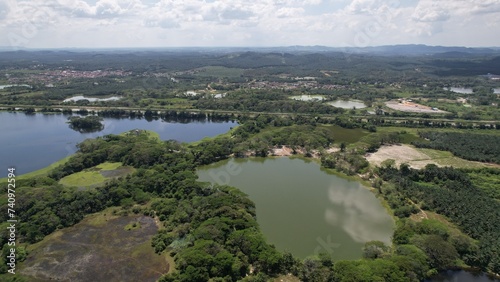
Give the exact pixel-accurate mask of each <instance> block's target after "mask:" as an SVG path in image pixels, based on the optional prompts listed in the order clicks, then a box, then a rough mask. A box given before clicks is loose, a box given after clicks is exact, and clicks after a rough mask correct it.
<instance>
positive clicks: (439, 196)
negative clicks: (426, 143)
mask: <svg viewBox="0 0 500 282" xmlns="http://www.w3.org/2000/svg"><path fill="white" fill-rule="evenodd" d="M379 172H380V174H381V176H382V177H383V178H384V179H385V180H389V181H391V182H393V183H398V185H394V186H393V187H394V188H393V189H396V192H395V193H397V194H399V195H401V196H403V197H405V198H406V197H407V198H409V199H411V200H412V201H413V202H415V203H419V205H420V206H421V207H422V208H423V209H429V210H431V211H435V212H437V213H439V214H443V215H445V216H447V217H449V218H450V220H451V221H452V222H454V223H456V224H457V225H458V226H459V227H460V228H461V229H462V230H463V231H464V232H465V233H466V234H467V235H469V236H471V237H472V238H474V239H477V240H479V241H480V243H479V244H477V246H475V247H474V246H473V245H472V243H471V242H469V243H467V244H466V246H462V245H460V246H453V245H452V244H451V242H448V244H446V240H447V239H448V238H447V235H446V236H445V234H440V236H441V237H442V238H441V241H440V240H439V239H438V238H437V237H431V238H429V237H426V238H422V241H415V242H414V243H415V244H416V245H417V246H419V247H421V248H423V249H424V250H426V251H427V252H428V254H429V255H432V256H434V257H435V255H437V254H438V253H439V254H444V255H446V256H447V257H444V258H441V257H435V259H436V260H437V261H436V262H435V265H437V266H444V265H448V266H449V265H453V260H454V259H457V258H458V256H457V255H455V254H456V253H459V254H460V256H461V257H462V259H463V260H464V262H465V263H467V264H469V265H472V266H476V267H479V268H481V269H483V270H489V271H492V272H496V273H498V272H500V264H499V261H498V258H499V257H500V256H499V255H498V250H499V249H500V241H499V240H498V238H500V234H499V233H498V231H499V230H500V204H499V202H498V201H495V200H494V199H492V198H491V197H489V196H488V195H487V194H486V193H485V192H483V191H482V190H481V189H480V188H478V187H476V186H475V185H474V184H473V182H472V181H471V180H470V178H469V176H468V175H467V174H466V173H464V172H461V171H459V170H456V169H453V168H449V167H446V168H438V167H436V166H435V165H428V166H426V168H425V169H423V170H420V171H417V170H412V169H409V168H408V167H401V169H400V170H397V169H395V168H393V167H385V168H381V169H380V170H379ZM464 210H466V211H467V212H464ZM444 229H445V228H441V231H439V232H440V233H443V232H444V231H442V230H444ZM405 232H406V231H405ZM436 232H438V231H433V232H432V233H436ZM397 234H398V230H396V233H395V240H396V238H399V237H398V236H399V235H397ZM402 234H406V235H404V236H403V235H401V238H400V239H398V240H399V241H400V242H407V241H408V240H409V242H411V236H409V235H408V234H410V235H411V233H407V232H406V233H402ZM437 235H439V234H437ZM419 240H420V239H419ZM425 240H431V242H428V243H426V242H425ZM436 240H437V241H436ZM450 244H451V246H450ZM474 245H475V244H474ZM452 247H454V248H455V250H454V249H453V248H452Z"/></svg>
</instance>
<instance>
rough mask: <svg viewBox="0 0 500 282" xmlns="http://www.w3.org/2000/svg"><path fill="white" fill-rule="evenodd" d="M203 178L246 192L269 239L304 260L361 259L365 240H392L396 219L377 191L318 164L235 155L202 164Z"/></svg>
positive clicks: (279, 247)
mask: <svg viewBox="0 0 500 282" xmlns="http://www.w3.org/2000/svg"><path fill="white" fill-rule="evenodd" d="M198 176H199V178H200V181H208V182H213V183H219V184H228V185H231V186H235V187H237V188H239V189H240V190H242V191H243V192H245V193H247V194H248V195H249V197H250V199H251V200H252V201H254V202H255V204H256V208H257V221H258V223H259V225H260V226H261V229H262V231H263V233H264V235H265V236H266V239H267V240H268V241H269V242H270V243H272V244H275V245H276V247H277V248H278V249H279V250H287V251H290V252H291V253H292V254H294V255H296V256H298V257H300V258H305V257H307V256H310V255H314V254H318V253H321V252H326V253H330V254H331V255H332V256H333V258H334V259H337V260H338V259H358V258H360V257H361V248H362V247H363V244H364V243H365V242H367V241H371V240H379V241H383V242H386V243H388V244H389V243H390V240H391V236H392V232H393V227H394V222H393V220H392V218H391V217H390V216H389V215H388V214H387V212H386V210H385V209H384V208H383V207H382V205H381V203H380V201H379V200H378V199H377V198H376V197H375V195H374V194H373V193H371V192H370V191H368V189H366V188H364V187H363V186H361V185H360V184H359V183H358V182H354V181H348V180H346V179H343V178H340V177H338V176H336V175H332V174H328V173H326V172H325V171H323V170H321V168H320V166H319V164H317V163H315V162H310V161H309V162H307V161H304V160H301V159H296V158H294V159H291V158H285V157H283V158H266V159H262V158H252V159H231V160H228V161H223V162H219V163H216V164H214V165H210V166H205V167H202V168H200V169H199V170H198Z"/></svg>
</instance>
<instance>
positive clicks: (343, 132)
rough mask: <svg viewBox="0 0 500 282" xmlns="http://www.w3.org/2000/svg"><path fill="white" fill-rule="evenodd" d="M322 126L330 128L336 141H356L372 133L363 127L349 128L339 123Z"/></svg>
mask: <svg viewBox="0 0 500 282" xmlns="http://www.w3.org/2000/svg"><path fill="white" fill-rule="evenodd" d="M321 126H322V127H324V128H326V129H328V130H330V132H331V133H332V137H333V139H334V141H335V143H338V144H340V143H342V142H345V143H356V142H358V141H359V140H360V139H361V138H362V137H363V136H366V135H368V134H370V132H368V131H367V130H364V129H361V128H355V129H348V128H343V127H340V126H338V125H321Z"/></svg>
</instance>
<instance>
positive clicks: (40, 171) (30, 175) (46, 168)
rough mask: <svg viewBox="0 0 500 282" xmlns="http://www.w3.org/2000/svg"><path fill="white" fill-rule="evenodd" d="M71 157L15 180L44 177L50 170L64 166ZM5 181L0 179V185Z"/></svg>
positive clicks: (17, 177)
mask: <svg viewBox="0 0 500 282" xmlns="http://www.w3.org/2000/svg"><path fill="white" fill-rule="evenodd" d="M70 157H71V156H67V157H66V158H64V159H61V160H59V161H57V162H55V163H53V164H51V165H49V166H46V167H44V168H42V169H39V170H35V171H32V172H29V173H25V174H22V175H16V179H18V180H20V179H28V178H32V177H39V176H45V175H47V174H48V173H49V172H50V171H51V170H53V169H54V168H56V167H58V166H60V165H62V164H65V163H66V162H67V161H68V160H69V158H70ZM6 181H7V178H5V177H4V178H0V183H3V182H6Z"/></svg>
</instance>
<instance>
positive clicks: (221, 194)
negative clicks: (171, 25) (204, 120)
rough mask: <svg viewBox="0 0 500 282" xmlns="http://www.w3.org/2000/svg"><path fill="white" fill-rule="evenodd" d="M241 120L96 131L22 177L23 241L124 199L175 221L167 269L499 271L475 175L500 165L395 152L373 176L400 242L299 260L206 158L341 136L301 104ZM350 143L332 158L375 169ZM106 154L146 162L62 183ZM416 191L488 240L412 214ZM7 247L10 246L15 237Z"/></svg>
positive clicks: (350, 275) (402, 276)
mask: <svg viewBox="0 0 500 282" xmlns="http://www.w3.org/2000/svg"><path fill="white" fill-rule="evenodd" d="M240 124H241V125H240V126H239V127H238V128H236V129H235V130H233V131H232V133H231V136H224V135H223V136H219V137H217V138H213V139H207V140H202V141H200V142H197V143H195V144H179V143H177V142H175V141H163V142H159V141H158V139H155V138H149V137H148V135H147V134H138V135H137V134H127V135H106V136H103V137H98V138H96V139H87V140H86V141H84V142H82V143H80V144H79V145H78V148H79V151H78V152H77V153H76V154H75V155H74V156H72V157H71V158H70V159H69V160H68V161H67V162H66V163H65V164H63V165H61V166H59V167H58V168H56V169H54V170H52V171H51V172H50V174H49V175H47V176H43V177H38V178H31V179H21V180H19V181H18V183H17V185H18V187H19V188H18V190H17V193H18V198H19V201H18V203H17V206H16V208H17V209H18V213H19V214H20V216H21V217H20V221H21V222H22V223H21V225H20V227H19V234H20V240H21V242H24V243H35V242H38V241H40V240H42V239H43V238H44V237H45V236H46V235H48V234H51V233H52V232H54V231H55V230H57V229H60V228H64V227H68V226H72V225H74V224H76V223H78V222H79V221H81V220H82V219H83V217H84V216H85V215H87V214H90V213H94V212H98V211H102V210H103V209H105V208H107V207H112V206H118V207H121V209H122V211H123V213H141V214H144V215H146V216H155V217H157V218H158V219H159V220H160V221H161V223H162V226H164V228H162V229H160V231H159V232H158V233H157V235H155V236H154V237H153V240H152V246H153V247H154V249H155V251H156V252H157V253H162V252H168V253H170V254H171V255H172V256H173V257H174V258H175V262H176V268H177V271H176V272H174V273H173V274H169V275H166V276H164V277H162V278H161V280H160V281H207V280H209V279H212V280H213V281H237V280H240V279H243V280H244V281H266V280H267V279H269V278H271V277H277V276H278V275H284V274H289V273H291V274H293V275H294V276H296V277H298V278H299V279H301V281H379V280H380V281H420V280H422V279H424V278H425V277H428V276H430V275H433V274H435V273H436V271H438V270H442V269H447V268H449V267H453V266H456V265H458V264H459V263H458V261H463V262H465V263H467V264H468V265H470V266H476V267H480V268H481V269H483V270H489V271H495V272H498V271H499V269H498V267H499V264H498V253H497V252H498V249H499V247H498V246H499V245H498V244H499V243H500V242H499V241H498V237H499V236H498V235H499V234H498V230H500V229H499V224H500V222H499V218H500V214H499V213H498V211H499V210H500V209H499V207H498V202H496V201H495V200H493V199H492V198H491V197H490V196H489V195H490V194H487V193H492V191H494V192H496V191H497V189H495V188H491V187H487V186H484V185H483V186H482V187H480V188H477V187H476V185H475V183H476V182H478V181H477V179H485V178H486V177H490V176H488V175H490V174H488V173H489V172H487V171H458V170H454V169H451V168H437V167H435V166H428V167H426V169H424V170H422V171H417V170H412V169H410V168H409V167H408V166H401V169H400V170H398V169H396V168H394V167H393V166H392V165H391V164H389V165H383V166H382V167H380V168H378V169H376V170H375V171H374V172H373V173H376V174H379V175H380V176H381V177H382V178H381V179H378V180H376V181H375V182H374V183H373V187H374V188H375V189H376V190H377V191H378V193H380V195H382V196H383V197H384V198H385V199H386V200H387V202H388V203H389V205H390V207H391V209H393V210H394V214H395V215H396V216H398V217H399V218H400V220H399V221H398V222H397V228H396V230H395V233H394V237H393V240H394V241H393V242H394V245H393V246H386V245H384V244H383V243H381V242H376V241H374V242H368V243H366V245H365V247H364V248H363V259H361V260H356V261H332V259H331V258H330V257H329V256H328V255H327V254H320V255H319V256H318V257H311V258H307V259H305V260H299V259H297V258H295V257H294V256H293V255H291V254H289V253H283V252H279V251H278V250H276V249H275V248H274V247H273V246H271V245H269V244H268V243H266V241H265V238H264V237H263V235H262V233H261V231H260V229H259V226H258V224H257V222H256V219H255V206H254V204H253V203H252V202H251V201H250V200H249V199H248V197H247V196H246V195H244V194H243V193H241V192H240V191H239V190H237V189H235V188H232V187H227V186H218V185H212V184H208V183H200V182H197V181H196V175H195V173H194V171H195V168H196V167H197V166H199V165H203V164H209V163H213V162H215V161H218V160H222V159H225V158H228V157H230V156H231V155H233V154H234V155H235V156H238V155H243V152H245V151H247V150H250V151H253V152H254V153H255V154H256V155H262V156H266V155H268V154H269V152H270V148H272V147H274V146H281V145H288V146H296V148H308V149H307V150H306V152H307V151H308V150H312V149H317V150H318V149H319V150H321V149H322V148H326V147H329V146H331V144H332V143H333V142H336V141H335V139H336V138H340V137H341V136H340V135H336V134H335V131H331V130H329V127H328V126H325V125H324V124H320V123H317V120H316V119H309V118H305V117H300V116H299V117H296V118H295V119H291V118H289V117H277V116H258V117H256V118H249V117H242V118H241V120H240ZM374 134H375V135H377V136H378V137H376V138H375V139H374V140H375V142H396V141H398V140H399V141H401V139H400V138H402V136H400V135H399V134H397V133H394V134H379V133H374ZM340 148H341V150H340V151H339V152H336V153H333V154H325V155H323V158H322V159H321V161H322V164H323V166H326V167H330V168H336V169H338V170H340V171H344V172H345V173H347V174H354V173H365V172H366V171H367V169H368V168H369V167H368V163H367V162H366V160H364V158H362V157H361V155H360V154H359V152H358V151H356V150H353V149H352V148H347V147H346V146H345V144H344V143H342V144H341V146H340ZM361 152H363V150H361ZM106 161H108V162H121V163H123V164H124V165H128V166H132V167H134V168H136V171H135V172H134V173H132V174H129V175H128V176H125V177H122V178H119V179H115V180H111V181H109V182H107V183H106V184H105V185H104V186H102V187H97V188H94V189H91V190H79V189H74V188H68V187H64V186H62V185H61V184H59V183H58V180H59V179H61V178H63V177H64V176H67V175H70V174H73V173H76V172H79V171H82V170H84V169H87V168H91V167H93V166H96V165H98V164H101V163H103V162H106ZM491 173H497V172H496V170H494V171H492V172H491ZM469 174H471V177H469V176H468V175H469ZM479 182H480V181H479ZM490 183H491V182H490ZM488 191H490V192H488ZM407 199H411V200H412V201H413V202H410V201H408V200H407ZM463 199H468V200H467V201H463ZM413 203H416V204H418V206H420V207H421V208H423V209H427V210H433V211H436V212H438V213H440V214H443V215H445V216H447V217H449V218H450V219H451V220H452V221H453V222H454V223H456V224H457V225H458V226H459V227H460V228H462V229H463V231H464V232H465V234H467V235H469V236H471V237H472V238H474V239H477V240H478V241H475V240H472V239H470V238H469V237H468V236H466V235H461V234H456V233H450V231H449V230H448V227H447V226H445V225H443V223H441V222H439V221H436V220H432V219H428V220H423V221H421V222H414V221H412V220H410V219H408V217H409V216H410V215H412V214H414V213H417V212H418V211H419V208H418V207H416V206H415V205H414V204H413ZM485 203H486V204H485ZM5 204H6V203H4V205H5ZM146 204H147V205H146ZM464 210H466V211H467V212H466V213H464V212H463V211H464ZM4 216H5V215H3V217H4ZM2 220H3V221H5V220H6V218H2ZM2 232H4V233H5V232H6V231H5V230H4V231H2ZM2 238H7V237H6V236H2ZM5 243H6V241H2V244H5ZM3 252H5V253H6V252H8V249H7V248H6V247H4V248H3ZM19 253H20V256H19V260H20V261H22V260H23V259H24V258H25V257H26V252H25V251H24V248H20V250H19ZM3 257H5V256H3ZM3 265H5V264H3ZM250 269H252V272H251V273H250ZM1 270H2V271H6V269H5V268H2V269H1ZM353 279H354V280H353Z"/></svg>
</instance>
